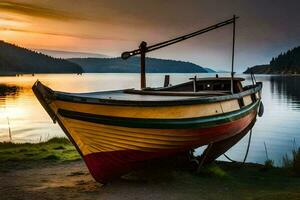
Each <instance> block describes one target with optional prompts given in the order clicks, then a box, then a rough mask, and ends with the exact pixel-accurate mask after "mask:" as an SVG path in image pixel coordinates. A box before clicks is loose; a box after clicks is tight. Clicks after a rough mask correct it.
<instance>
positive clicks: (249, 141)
mask: <svg viewBox="0 0 300 200" xmlns="http://www.w3.org/2000/svg"><path fill="white" fill-rule="evenodd" d="M251 138H252V129H251V130H250V134H249V139H248V145H247V150H246V154H245V156H244V159H243V162H242V164H244V163H245V162H246V160H247V157H248V154H249V149H250V143H251ZM223 155H224V156H225V158H227V159H228V160H229V161H231V162H238V161H236V160H233V159H231V158H230V157H229V156H227V155H226V154H225V153H224V154H223Z"/></svg>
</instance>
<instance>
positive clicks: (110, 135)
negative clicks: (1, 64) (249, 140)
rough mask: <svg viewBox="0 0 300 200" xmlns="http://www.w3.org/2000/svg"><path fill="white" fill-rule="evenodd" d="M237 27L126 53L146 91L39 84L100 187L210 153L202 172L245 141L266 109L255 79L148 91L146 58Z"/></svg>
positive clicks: (193, 82)
mask: <svg viewBox="0 0 300 200" xmlns="http://www.w3.org/2000/svg"><path fill="white" fill-rule="evenodd" d="M236 19H237V17H235V16H234V17H233V18H232V19H230V20H226V21H224V22H221V23H218V24H215V25H213V26H210V27H208V28H205V29H201V30H200V31H197V32H194V33H192V35H190V34H188V35H185V36H181V37H178V38H175V39H173V40H169V41H166V42H162V43H158V45H152V46H149V47H147V45H146V43H145V42H142V43H141V45H140V47H139V49H136V50H133V51H131V52H125V53H123V54H122V58H124V59H127V58H128V57H130V56H134V55H141V89H124V90H114V91H100V92H92V93H67V92H61V91H54V90H52V89H51V88H49V87H47V86H46V85H44V84H43V83H41V82H40V81H37V82H36V83H35V84H34V85H33V87H32V89H33V92H34V94H35V95H36V97H37V99H38V100H39V101H40V103H41V105H42V106H43V107H44V109H45V110H46V111H47V113H48V114H49V116H50V117H51V118H52V119H53V121H54V122H57V123H58V124H59V125H60V127H61V128H62V129H63V131H64V132H65V134H66V135H67V136H68V138H69V139H70V141H71V142H72V143H73V144H74V146H75V147H76V149H77V150H78V152H79V153H80V155H81V156H82V158H83V160H84V161H85V163H86V165H87V167H88V169H89V171H90V173H91V175H92V176H93V177H94V178H95V180H96V181H98V182H100V183H107V182H109V181H111V180H113V179H114V178H117V177H119V176H121V175H123V174H125V173H127V172H129V171H130V170H132V169H135V168H136V167H137V166H140V165H141V164H142V163H144V162H146V161H148V160H151V159H155V158H164V157H168V156H172V155H176V154H178V153H182V152H189V151H190V150H193V149H196V148H198V147H201V146H204V145H208V149H207V150H206V151H205V152H206V154H207V155H204V156H203V157H202V160H201V164H203V163H205V162H210V161H213V160H214V159H215V158H216V157H218V156H219V155H221V154H222V153H224V152H225V151H227V149H228V148H230V147H231V146H232V145H233V144H235V143H236V142H237V141H238V140H239V139H240V137H238V135H240V134H241V133H243V134H242V135H244V133H245V131H246V130H248V129H249V127H250V126H251V127H252V126H253V125H254V123H255V120H256V116H257V114H258V112H259V108H262V103H261V90H262V83H261V82H256V80H255V79H254V76H253V78H252V84H250V85H246V86H243V84H242V82H243V81H244V79H243V78H239V77H234V73H231V77H218V76H216V77H208V78H197V77H193V78H191V79H190V80H188V81H187V82H184V83H180V84H177V85H170V84H169V83H168V81H166V82H167V84H165V85H164V86H163V87H158V88H150V87H146V79H145V54H146V53H147V52H149V51H152V50H154V49H158V48H159V47H163V46H167V45H170V44H173V43H176V42H179V41H182V40H185V39H187V38H189V37H194V36H195V35H198V34H202V33H203V32H207V31H208V30H213V29H216V28H219V27H222V26H225V25H227V24H232V23H233V24H235V20H236ZM234 29H235V28H234ZM170 41H171V42H170ZM232 63H233V62H232ZM232 72H233V70H232ZM251 77H252V76H251ZM237 138H238V139H237ZM208 150H209V151H210V152H211V153H207V152H208Z"/></svg>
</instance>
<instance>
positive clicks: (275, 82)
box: [270, 76, 300, 110]
mask: <svg viewBox="0 0 300 200" xmlns="http://www.w3.org/2000/svg"><path fill="white" fill-rule="evenodd" d="M270 83H271V92H272V94H278V98H280V100H281V101H286V103H287V104H288V107H289V108H291V109H295V110H299V104H300V90H299V88H298V85H299V83H300V76H271V77H270Z"/></svg>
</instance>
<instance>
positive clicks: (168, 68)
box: [68, 57, 207, 73]
mask: <svg viewBox="0 0 300 200" xmlns="http://www.w3.org/2000/svg"><path fill="white" fill-rule="evenodd" d="M68 60H69V61H71V62H74V63H76V64H78V65H80V66H81V67H82V69H83V71H84V72H87V73H139V72H140V58H139V57H131V58H129V59H128V60H123V59H122V58H73V59H68ZM146 72H147V73H207V70H205V69H204V68H203V67H201V66H199V65H196V64H193V63H190V62H183V61H175V60H164V59H157V58H146Z"/></svg>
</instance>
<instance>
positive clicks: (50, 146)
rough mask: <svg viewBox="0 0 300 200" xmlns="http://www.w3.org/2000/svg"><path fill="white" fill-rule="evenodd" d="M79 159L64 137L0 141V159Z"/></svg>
mask: <svg viewBox="0 0 300 200" xmlns="http://www.w3.org/2000/svg"><path fill="white" fill-rule="evenodd" d="M78 159H80V155H79V154H78V152H77V151H76V149H75V147H74V146H73V145H72V144H71V143H70V141H69V140H68V139H66V138H57V137H56V138H52V139H50V140H48V141H46V142H41V143H36V144H31V143H25V144H18V143H11V142H3V143H0V161H1V163H3V162H9V161H38V160H55V161H72V160H78Z"/></svg>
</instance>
